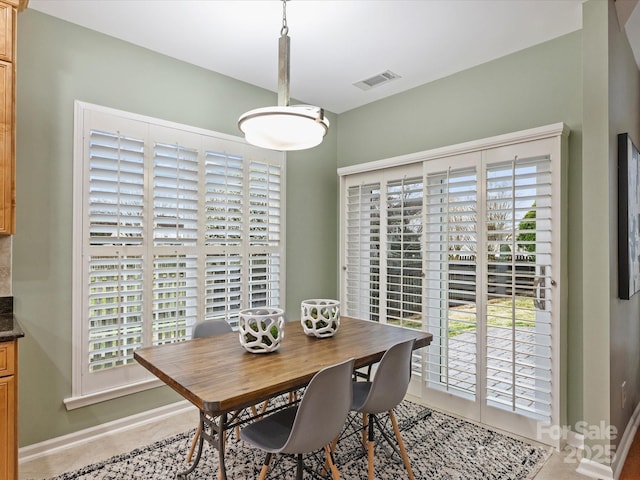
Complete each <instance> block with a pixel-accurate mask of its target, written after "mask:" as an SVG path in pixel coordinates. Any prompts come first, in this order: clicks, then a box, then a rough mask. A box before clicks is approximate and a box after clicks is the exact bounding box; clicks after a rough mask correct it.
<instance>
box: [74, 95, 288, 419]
mask: <svg viewBox="0 0 640 480" xmlns="http://www.w3.org/2000/svg"><path fill="white" fill-rule="evenodd" d="M89 111H95V112H100V113H104V114H110V115H116V116H125V117H126V118H127V119H130V120H135V121H140V122H146V123H150V124H154V125H156V126H159V127H166V128H170V129H176V130H183V131H187V132H189V133H193V134H196V135H203V136H207V137H213V138H215V139H218V140H223V141H228V142H235V143H237V144H238V152H236V153H242V152H246V151H247V149H255V148H256V147H253V146H251V145H249V144H248V143H247V142H246V141H245V140H244V138H242V137H238V136H234V135H228V134H224V133H220V132H215V131H211V130H206V129H203V128H199V127H193V126H189V125H185V124H180V123H176V122H170V121H167V120H162V119H157V118H153V117H148V116H145V115H140V114H136V113H131V112H125V111H122V110H117V109H113V108H109V107H105V106H101V105H95V104H91V103H88V102H83V101H80V100H75V101H74V144H73V180H72V181H73V189H72V190H73V205H74V206H76V205H82V204H83V201H84V199H83V192H84V188H83V182H84V174H83V162H84V159H83V155H84V139H83V134H82V132H83V128H84V119H85V115H86V114H87V112H89ZM78 132H79V134H78ZM265 152H268V154H269V155H274V154H275V155H281V162H282V170H281V176H280V178H281V184H282V190H281V192H280V194H281V199H280V212H281V219H282V224H281V225H280V235H281V242H280V283H281V285H286V263H285V262H286V259H285V255H284V251H285V243H286V221H285V219H286V154H285V153H284V152H272V151H265ZM82 216H83V209H82V208H73V209H72V222H73V242H72V271H71V272H72V275H71V287H72V296H71V297H72V298H71V302H72V303H71V315H72V333H71V335H72V372H71V381H72V385H71V387H72V388H71V396H70V397H67V398H65V399H64V400H63V401H64V404H65V407H66V408H67V410H73V409H76V408H80V407H84V406H87V405H91V404H95V403H99V402H103V401H106V400H111V399H114V398H118V397H122V396H125V395H129V394H132V393H136V392H141V391H144V390H148V389H151V388H156V387H158V386H162V385H164V384H163V383H162V382H161V381H159V380H158V379H157V378H156V377H155V376H153V375H152V374H151V373H149V372H147V371H146V370H145V371H144V375H143V378H142V380H139V381H136V382H132V383H130V384H126V385H122V386H118V387H113V388H107V389H105V390H102V391H99V392H93V393H89V394H86V393H85V394H83V393H82V362H83V361H85V359H84V357H83V351H84V348H83V341H84V339H83V333H82V328H81V325H80V322H78V321H76V319H77V318H81V317H82V315H83V295H82V292H83V291H84V288H83V275H81V274H80V273H79V272H82V269H83V258H82V251H83V231H82V226H83V221H84V219H83V217H82ZM267 249H268V248H267ZM285 294H286V289H285V288H284V287H283V288H282V289H281V291H280V302H281V304H282V305H286V298H285ZM202 310H203V309H202V308H201V311H202ZM130 367H133V368H136V369H141V370H143V369H142V367H140V366H136V365H132V366H130Z"/></svg>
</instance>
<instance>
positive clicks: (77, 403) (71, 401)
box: [64, 379, 164, 410]
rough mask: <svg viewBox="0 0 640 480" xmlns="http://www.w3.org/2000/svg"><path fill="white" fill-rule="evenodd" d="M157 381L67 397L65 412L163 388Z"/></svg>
mask: <svg viewBox="0 0 640 480" xmlns="http://www.w3.org/2000/svg"><path fill="white" fill-rule="evenodd" d="M163 385H164V383H162V382H161V381H160V380H158V379H150V380H145V381H142V382H138V383H134V384H131V385H125V386H123V387H117V388H111V389H109V390H103V391H101V392H95V393H90V394H87V395H80V396H77V397H69V398H65V399H64V405H65V407H66V409H67V410H75V409H76V408H82V407H86V406H88V405H94V404H96V403H100V402H106V401H107V400H113V399H114V398H119V397H124V396H126V395H131V394H132V393H138V392H143V391H145V390H149V389H150V388H156V387H161V386H163Z"/></svg>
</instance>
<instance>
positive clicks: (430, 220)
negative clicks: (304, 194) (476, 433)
mask: <svg viewBox="0 0 640 480" xmlns="http://www.w3.org/2000/svg"><path fill="white" fill-rule="evenodd" d="M566 135H567V130H566V128H565V127H564V125H562V124H556V125H550V126H547V127H540V128H539V129H532V130H529V131H524V132H517V133H514V134H508V135H505V136H500V137H494V138H490V139H484V140H478V141H474V142H469V143H468V144H462V145H454V146H451V147H443V148H441V149H437V150H434V151H427V152H420V153H419V154H412V155H408V156H404V157H397V158H393V159H388V160H379V161H376V162H372V163H371V164H365V165H362V166H354V167H345V168H344V169H339V170H338V173H339V174H340V175H341V230H340V239H341V256H340V258H341V267H342V276H341V302H342V304H343V308H344V310H345V314H346V315H349V316H353V317H358V318H364V319H368V320H373V321H379V322H384V323H389V324H394V325H398V326H400V327H403V328H415V329H421V330H425V331H428V332H430V333H432V334H433V341H432V343H431V345H430V346H429V347H427V348H425V349H423V351H422V353H421V354H416V353H414V358H413V361H412V371H413V380H412V385H411V386H410V388H409V391H410V393H412V394H414V395H419V396H422V397H423V398H424V400H425V401H428V402H429V403H430V404H431V405H433V406H435V407H439V408H443V409H445V410H448V411H452V412H455V413H457V414H460V415H463V416H465V417H467V418H470V419H473V420H475V421H480V422H483V423H486V424H488V425H490V426H493V427H497V428H501V429H504V430H506V431H510V432H512V433H515V434H518V435H522V436H525V437H528V438H532V439H536V440H538V441H542V442H544V443H548V444H549V445H554V446H558V438H553V437H552V436H550V435H544V434H542V435H541V434H540V432H539V428H538V426H539V423H540V422H542V423H546V424H551V425H562V424H563V423H562V422H563V419H562V417H561V412H560V405H561V398H560V394H561V392H560V388H559V385H560V373H561V372H560V367H559V362H560V356H561V353H560V348H561V341H560V335H561V328H560V322H561V321H562V320H561V312H562V310H563V305H562V296H561V293H560V288H561V285H560V280H561V279H562V278H563V274H562V262H561V259H560V256H561V251H562V247H561V241H562V237H561V230H562V227H561V225H562V223H561V222H562V220H563V207H562V204H561V193H560V192H561V185H562V173H561V172H562V164H561V161H562V158H561V154H562V151H563V144H564V142H565V140H564V139H565V138H566ZM398 165H401V166H398Z"/></svg>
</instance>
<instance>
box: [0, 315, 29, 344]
mask: <svg viewBox="0 0 640 480" xmlns="http://www.w3.org/2000/svg"><path fill="white" fill-rule="evenodd" d="M20 337H24V332H23V331H22V328H20V324H19V323H18V321H17V320H16V319H15V318H14V316H13V314H10V313H9V314H0V342H8V341H10V340H14V339H16V338H20Z"/></svg>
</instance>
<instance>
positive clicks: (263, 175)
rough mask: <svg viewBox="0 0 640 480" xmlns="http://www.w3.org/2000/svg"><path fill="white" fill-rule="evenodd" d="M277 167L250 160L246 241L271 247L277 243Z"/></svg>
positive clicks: (278, 189) (278, 209)
mask: <svg viewBox="0 0 640 480" xmlns="http://www.w3.org/2000/svg"><path fill="white" fill-rule="evenodd" d="M280 175H281V169H280V168H279V167H278V166H276V165H272V164H269V163H262V162H256V161H252V162H251V164H250V172H249V243H250V245H268V246H275V245H278V243H279V242H280V221H281V218H280V190H281V183H280V182H281V180H280Z"/></svg>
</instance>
